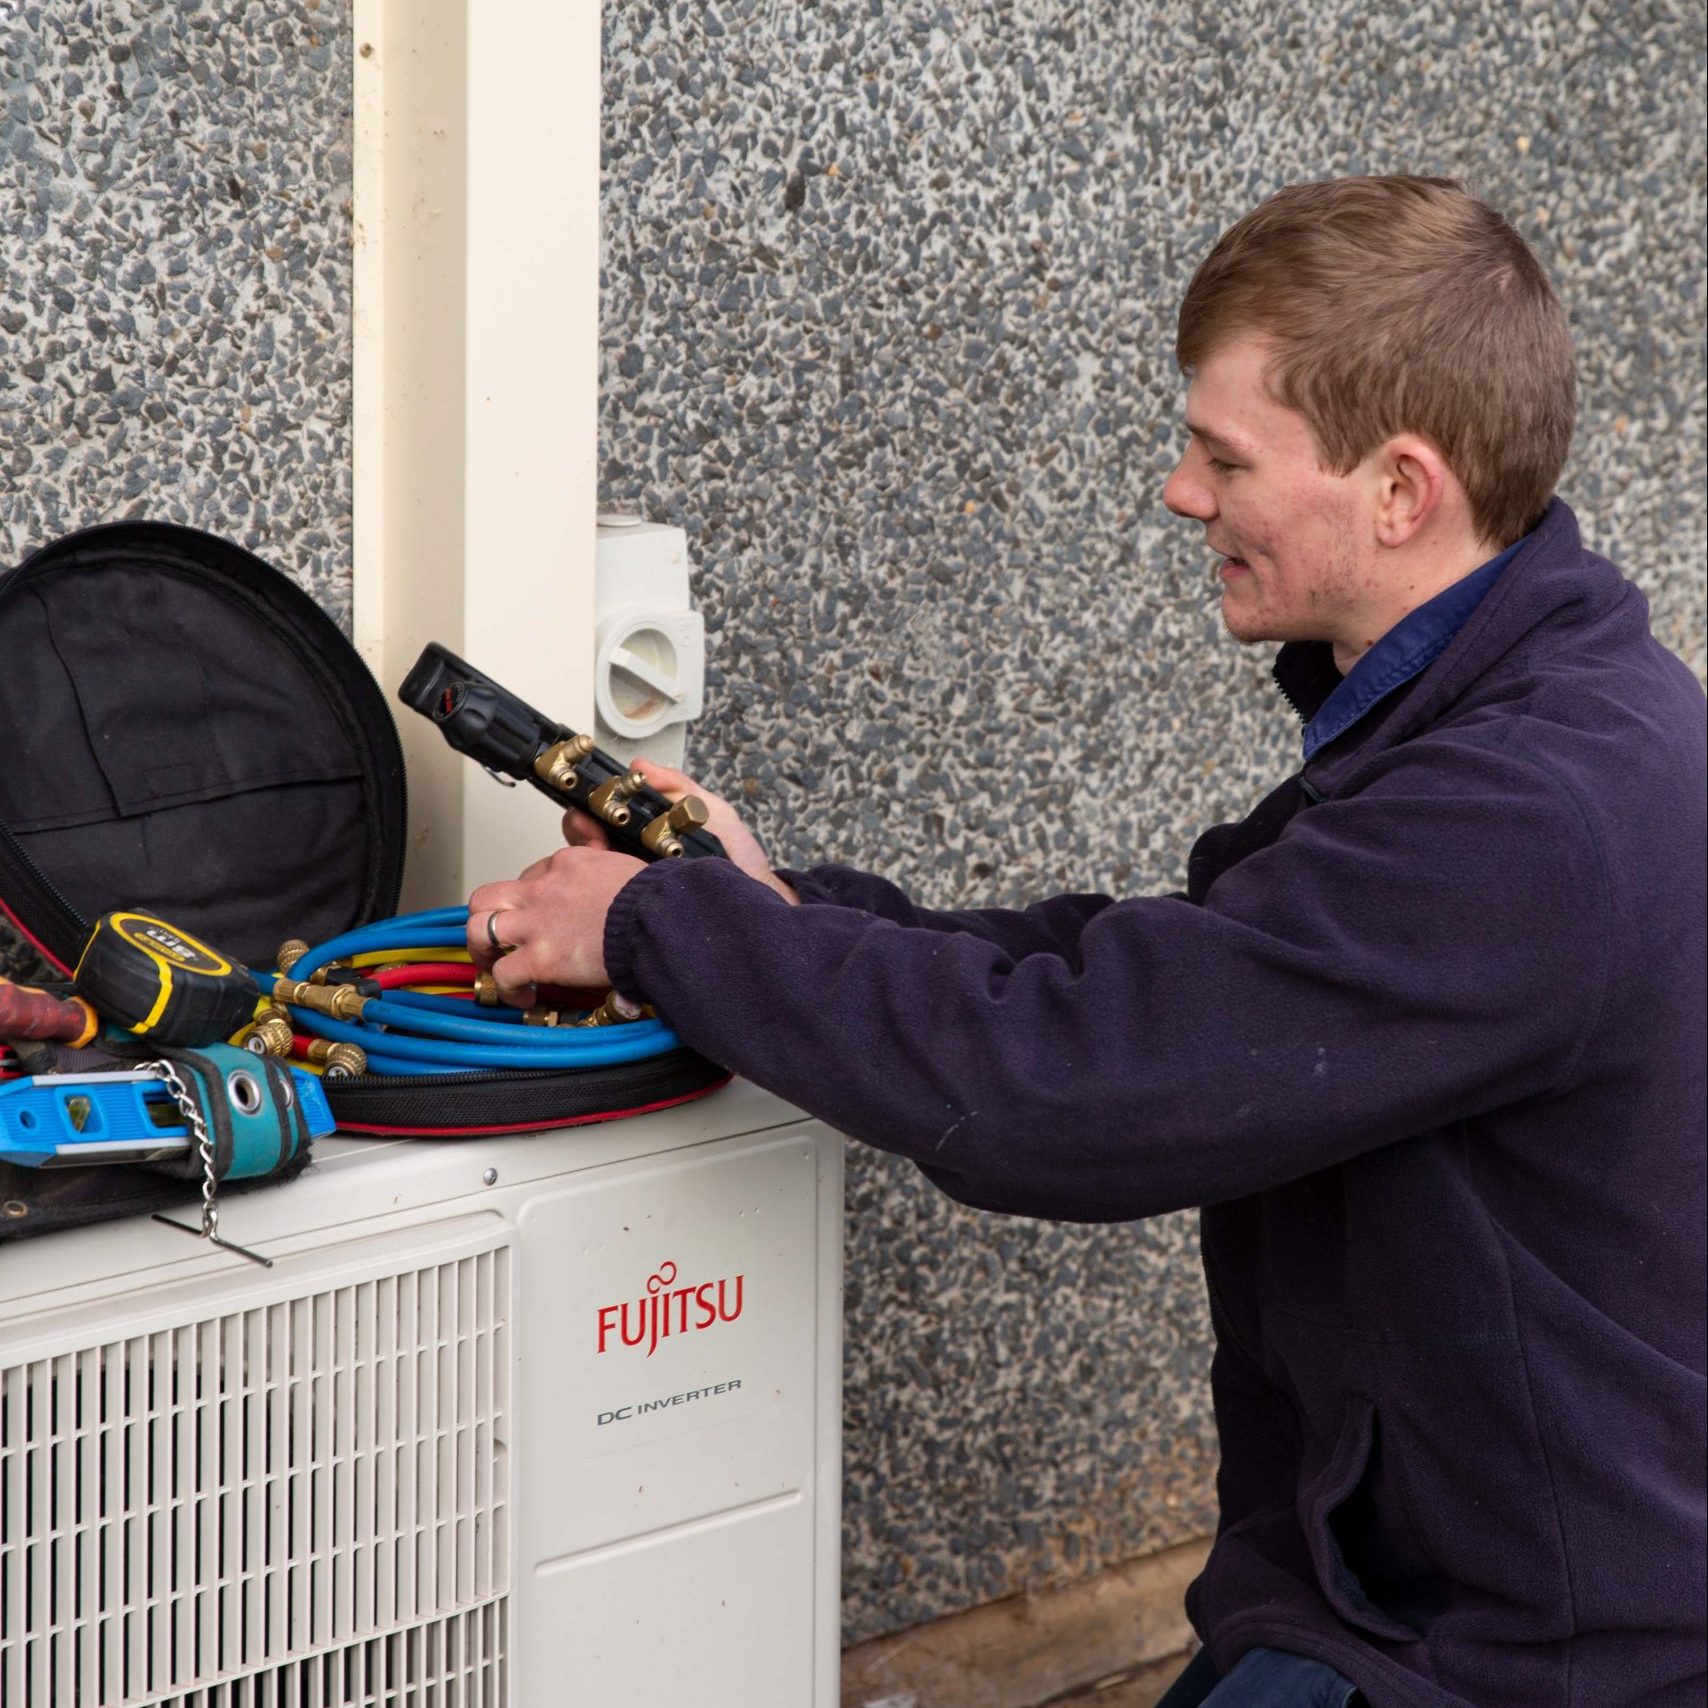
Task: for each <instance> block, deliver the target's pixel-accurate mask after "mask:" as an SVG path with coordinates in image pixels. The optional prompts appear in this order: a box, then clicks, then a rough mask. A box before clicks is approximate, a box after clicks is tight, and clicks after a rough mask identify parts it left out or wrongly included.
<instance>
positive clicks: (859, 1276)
mask: <svg viewBox="0 0 1708 1708" xmlns="http://www.w3.org/2000/svg"><path fill="white" fill-rule="evenodd" d="M605 42H606V64H605V162H604V171H605V176H604V267H603V277H604V298H603V303H604V306H603V336H602V343H603V357H604V366H603V387H604V390H603V400H602V405H601V427H602V445H601V453H602V458H603V477H604V493H603V496H604V499H605V502H606V503H607V504H608V505H610V506H612V507H615V508H626V509H630V510H634V511H639V512H644V513H645V514H646V515H647V516H649V517H652V518H654V519H658V520H669V521H674V522H678V523H680V524H681V525H682V526H684V527H685V528H686V529H687V530H688V532H689V535H690V539H691V542H692V546H693V550H694V554H695V557H696V560H697V565H698V579H697V584H696V591H697V597H698V598H699V600H700V602H701V604H702V606H703V608H704V610H705V613H706V618H707V624H708V629H709V632H710V649H711V650H710V679H709V690H708V703H707V715H706V717H705V718H704V720H703V721H702V722H701V723H700V725H699V726H698V727H697V728H696V730H695V732H694V734H693V735H692V737H691V738H690V761H691V767H692V768H693V769H695V770H696V771H697V772H698V773H699V774H700V775H702V776H703V777H704V778H705V779H706V780H707V782H708V784H710V785H711V786H714V787H717V788H720V789H722V790H723V791H725V792H727V793H730V794H732V795H733V796H734V797H735V798H736V799H737V800H738V801H740V802H742V803H744V804H745V805H746V807H747V808H748V810H749V812H750V813H751V815H752V817H753V820H754V822H755V824H756V826H757V827H758V829H759V830H760V832H761V835H762V837H763V838H764V840H765V841H766V842H767V845H768V847H769V848H770V850H771V852H772V854H773V857H774V858H776V859H778V860H779V861H781V862H786V863H789V864H795V865H799V864H805V863H810V862H813V861H817V860H826V859H842V860H848V861H851V862H853V863H856V864H859V865H862V866H866V867H870V868H873V869H875V870H879V871H882V872H885V873H888V874H890V875H892V876H894V877H896V878H898V879H899V880H900V881H902V882H903V883H904V884H906V885H908V886H909V887H910V888H912V889H913V890H915V891H916V892H918V893H919V894H920V895H921V896H922V897H923V898H925V899H928V900H930V901H933V902H936V903H939V904H968V903H974V902H978V901H992V902H1000V901H1012V900H1015V899H1017V898H1024V897H1030V896H1035V895H1038V894H1042V893H1046V892H1052V891H1058V890H1063V889H1105V890H1114V891H1118V892H1128V893H1132V892H1150V891H1155V890H1159V889H1163V888H1169V887H1173V886H1175V885H1177V884H1178V883H1179V882H1180V881H1181V879H1182V876H1183V871H1184V864H1185V855H1186V850H1187V848H1188V846H1189V844H1190V841H1191V839H1192V837H1193V835H1194V834H1195V833H1196V831H1197V830H1199V829H1201V828H1202V827H1203V826H1205V825H1206V824H1210V823H1213V822H1216V821H1218V820H1221V819H1226V818H1229V817H1232V816H1235V815H1238V814H1240V813H1242V812H1243V811H1245V810H1246V809H1247V808H1248V807H1249V805H1250V804H1251V803H1252V801H1253V800H1254V799H1255V798H1256V797H1257V796H1258V795H1259V794H1260V793H1261V792H1262V791H1263V789H1264V788H1265V787H1266V785H1267V784H1268V783H1269V782H1270V781H1272V780H1274V779H1276V778H1278V777H1279V776H1280V775H1282V774H1284V772H1285V771H1286V770H1287V769H1289V768H1290V766H1291V765H1292V764H1293V762H1294V761H1295V759H1296V755H1297V742H1298V732H1297V725H1296V724H1295V723H1293V722H1292V721H1291V719H1290V718H1289V717H1288V715H1287V714H1286V713H1285V711H1284V710H1283V708H1282V707H1281V706H1280V704H1279V702H1278V700H1277V698H1276V696H1275V695H1274V692H1273V690H1272V689H1271V688H1270V686H1269V684H1268V682H1267V674H1266V672H1267V664H1268V654H1267V651H1266V650H1259V651H1256V652H1252V653H1245V652H1242V651H1240V650H1239V649H1238V648H1237V647H1235V646H1234V645H1233V644H1232V643H1231V642H1230V641H1229V640H1228V638H1227V637H1226V636H1225V635H1224V634H1223V632H1222V630H1221V626H1220V622H1219V618H1218V615H1217V605H1216V588H1215V583H1214V580H1213V577H1212V573H1211V563H1210V560H1209V558H1208V556H1207V554H1206V553H1205V551H1204V549H1203V547H1202V546H1201V544H1200V540H1199V535H1200V530H1199V529H1198V528H1197V527H1196V526H1195V525H1188V524H1185V523H1180V522H1176V521H1175V520H1174V519H1173V518H1171V517H1170V516H1169V515H1168V514H1167V513H1166V512H1165V511H1164V510H1163V509H1162V508H1161V505H1160V503H1159V502H1158V489H1159V487H1160V484H1161V482H1162V479H1163V476H1164V475H1165V474H1166V472H1167V470H1168V469H1169V467H1170V466H1171V461H1172V459H1173V457H1174V456H1175V455H1176V454H1177V452H1178V450H1179V448H1180V446H1181V444H1182V432H1181V427H1180V412H1181V396H1182V393H1181V386H1180V381H1179V378H1178V376H1177V374H1176V372H1175V370H1174V365H1173V361H1172V357H1171V349H1172V342H1173V317H1174V312H1175V309H1176V307H1177V305H1178V302H1179V299H1180V296H1181V293H1182V291H1183V290H1184V289H1185V286H1186V284H1187V281H1188V279H1189V278H1190V276H1191V273H1192V270H1193V268H1194V266H1195V265H1196V263H1197V262H1198V260H1199V259H1200V258H1201V257H1202V255H1203V254H1204V252H1205V250H1206V249H1207V248H1208V246H1209V245H1210V243H1211V242H1212V241H1213V240H1214V238H1215V237H1216V236H1217V234H1218V233H1219V232H1220V231H1222V230H1223V229H1224V228H1225V227H1226V226H1227V225H1228V224H1230V223H1231V222H1232V221H1233V220H1234V219H1236V218H1237V217H1238V216H1239V215H1240V214H1242V213H1243V212H1245V211H1246V210H1247V208H1249V207H1250V206H1252V205H1253V204H1254V203H1256V202H1257V201H1259V200H1261V199H1262V198H1263V197H1264V196H1265V195H1266V194H1268V193H1269V192H1271V191H1272V190H1274V189H1277V188H1278V187H1280V186H1281V185H1282V184H1285V183H1288V182H1290V181H1294V180H1298V179H1304V178H1315V177H1321V176H1326V175H1329V174H1333V173H1341V172H1361V171H1393V170H1399V171H1428V172H1440V173H1446V174H1449V175H1451V176H1455V177H1459V178H1461V179H1462V180H1464V181H1466V182H1467V183H1468V185H1469V186H1470V187H1471V188H1472V189H1473V190H1474V191H1475V192H1476V193H1478V194H1481V195H1483V196H1484V197H1485V198H1487V199H1488V200H1490V201H1492V202H1493V203H1495V205H1497V206H1499V207H1500V208H1502V209H1503V210H1505V211H1506V212H1508V213H1509V214H1510V216H1511V217H1512V218H1513V219H1514V220H1515V222H1516V223H1517V224H1518V226H1519V228H1520V229H1521V230H1522V231H1523V232H1524V233H1525V234H1526V235H1527V236H1528V237H1529V238H1531V240H1532V241H1533V242H1534V243H1535V244H1536V245H1537V246H1538V248H1539V249H1540V250H1541V252H1542V254H1543V255H1544V257H1545V259H1546V260H1547V262H1548V264H1549V265H1550V267H1551V268H1552V270H1553V272H1554V274H1555V277H1556V278H1557V280H1558V282H1559V285H1560V289H1561V291H1562V293H1563V295H1564V297H1565V300H1566V302H1567V304H1568V306H1569V308H1570V311H1571V315H1572V321H1573V325H1574V328H1575V332H1576V336H1577V340H1578V348H1579V356H1580V376H1581V383H1582V394H1583V397H1582V402H1583V407H1582V414H1581V420H1580V427H1579V435H1578V440H1577V445H1576V449H1575V452H1574V455H1573V458H1572V463H1571V467H1570V470H1569V472H1568V474H1567V477H1566V479H1565V481H1564V483H1563V487H1562V490H1563V491H1564V493H1565V494H1566V496H1567V497H1568V499H1569V500H1570V501H1571V502H1572V503H1573V505H1574V506H1575V507H1576V508H1577V509H1578V511H1579V514H1580V516H1581V518H1582V520H1583V523H1584V527H1585V531H1586V534H1587V536H1588V538H1589V539H1590V541H1591V542H1592V543H1594V544H1596V545H1597V546H1599V547H1600V548H1601V549H1603V550H1605V551H1607V552H1608V553H1609V554H1610V555H1613V556H1615V557H1617V558H1619V559H1620V560H1621V561H1622V562H1623V563H1625V565H1626V566H1627V567H1628V569H1629V571H1630V572H1631V573H1632V574H1634V575H1635V576H1636V577H1637V579H1638V580H1639V581H1640V582H1641V583H1642V585H1643V586H1644V588H1645V589H1646V590H1647V591H1648V592H1649V594H1650V596H1651V597H1652V598H1653V600H1654V602H1655V622H1656V627H1657V630H1658V632H1659V633H1660V634H1661V635H1662V636H1663V637H1664V638H1665V639H1666V641H1667V642H1668V643H1669V644H1670V645H1671V646H1673V647H1674V648H1675V649H1676V650H1677V651H1679V652H1680V653H1682V654H1683V655H1684V656H1685V657H1686V658H1688V659H1690V660H1691V661H1692V662H1693V663H1694V664H1695V665H1696V668H1697V670H1698V672H1699V673H1700V671H1701V669H1702V656H1703V560H1704V506H1703V496H1702V487H1703V475H1704V468H1703V431H1704V378H1703V364H1702V337H1703V299H1702V291H1703V224H1702V203H1703V183H1704V177H1703V171H1704V161H1703V120H1704V113H1703V47H1702V19H1701V11H1700V8H1699V7H1698V6H1696V5H1695V4H1693V3H1692V4H1684V3H1679V4H1642V5H1614V4H1609V3H1606V0H1603V3H1602V4H1599V5H1597V6H1594V7H1592V6H1577V5H1572V4H1567V5H1564V6H1562V5H1559V4H1554V3H1549V4H1535V3H1529V0H1526V3H1520V4H1511V5H1509V4H1504V3H1503V4H1500V5H1495V4H1492V3H1491V4H1484V5H1466V4H1460V5H1454V4H1443V3H1442V0H1424V3H1422V4H1416V5H1414V4H1407V5H1404V6H1401V5H1398V4H1394V3H1392V0H1381V3H1378V4H1375V5H1370V4H1364V5H1357V6H1353V5H1337V4H1332V3H1331V4H1326V5H1322V6H1318V7H1314V8H1311V9H1309V10H1306V9H1303V8H1296V7H1272V6H1268V5H1261V6H1260V5H1256V4H1252V3H1250V0H1233V3H1232V4H1229V5H1223V6H1218V7H1213V8H1203V7H1197V6H1191V5H1186V4H1175V3H1171V4H1165V5H1162V6H1159V7H1154V8H1153V7H1142V6H1134V5H1131V4H1128V3H1127V0H1078V3H1076V4H1072V5H1067V4H1053V3H1052V4H1045V3H1042V0H1024V3H1019V4H994V3H987V4H978V3H974V0H962V3H957V4H945V5H936V4H932V3H931V0H826V3H820V4H816V5H813V6H797V5H792V4H778V3H770V0H710V3H709V4H708V3H706V0H671V3H668V4H643V3H639V0H612V3H610V4H608V5H607V6H606V10H605ZM1262 1023H1263V1021H1262V1016H1261V1015H1253V1016H1252V1024H1253V1025H1254V1026H1261V1025H1262ZM1137 1047H1142V1040H1140V1041H1139V1044H1138V1046H1137ZM1040 1142H1047V1135H1044V1134H1040ZM849 1165H850V1173H849V1234H848V1314H847V1364H846V1374H847V1397H846V1409H845V1424H846V1429H847V1451H846V1475H847V1488H846V1502H845V1524H846V1549H845V1557H844V1565H845V1592H844V1593H845V1612H846V1628H847V1635H848V1637H849V1638H850V1639H858V1638H864V1637H870V1636H873V1635H876V1634H879V1633H882V1632H885V1631H891V1630H896V1629H899V1628H902V1627H905V1626H909V1625H912V1624H915V1623H918V1622H920V1621H922V1620H925V1619H929V1618H931V1617H933V1616H936V1615H939V1614H943V1613H946V1612H949V1611H951V1610H954V1609H957V1608H963V1607H966V1606H969V1605H972V1604H976V1603H979V1602H983V1601H987V1600H991V1599H993V1598H995V1597H999V1596H1005V1595H1012V1594H1015V1593H1017V1592H1022V1591H1026V1590H1031V1589H1037V1588H1041V1587H1043V1586H1045V1585H1049V1584H1055V1583H1061V1582H1064V1581H1068V1580H1071V1579H1075V1578H1079V1577H1083V1576H1085V1575H1088V1574H1090V1573H1092V1572H1095V1571H1096V1570H1098V1569H1099V1568H1100V1567H1102V1566H1105V1565H1107V1564H1109V1563H1112V1562H1114V1561H1118V1560H1122V1559H1126V1558H1129V1557H1131V1556H1134V1555H1137V1554H1141V1553H1144V1552H1146V1551H1148V1550H1151V1549H1153V1548H1156V1547H1159V1546H1161V1545H1163V1544H1166V1543H1169V1542H1173V1541H1177V1540H1180V1539H1182V1538H1185V1537H1188V1536H1192V1535H1197V1534H1202V1533H1203V1532H1204V1531H1206V1530H1207V1529H1208V1528H1209V1526H1210V1525H1211V1523H1212V1521H1213V1501H1212V1491H1211V1477H1212V1473H1213V1468H1214V1463H1215V1449H1214V1442H1213V1435H1212V1429H1211V1424H1210V1419H1209V1415H1208V1405H1207V1397H1206V1388H1205V1377H1206V1367H1207V1363H1208V1355H1209V1334H1208V1327H1207V1322H1206V1318H1205V1312H1204V1308H1203V1305H1202V1300H1201V1282H1200V1280H1199V1277H1198V1274H1197V1271H1196V1265H1195V1256H1194V1236H1193V1232H1192V1229H1191V1226H1190V1224H1189V1222H1188V1221H1187V1220H1185V1219H1183V1218H1174V1219H1170V1220H1166V1221H1162V1222H1159V1223H1155V1224H1152V1225H1149V1226H1139V1227H1111V1228H1098V1229H1080V1228H1069V1227H1062V1226H1053V1225H1047V1224H1034V1223H1025V1222H1017V1221H999V1220H995V1219H990V1218H984V1217H980V1216H977V1215H974V1214H971V1213H968V1212H965V1211H962V1210H960V1209H957V1208H956V1207H955V1206H953V1205H952V1204H950V1203H949V1202H948V1201H947V1200H945V1199H943V1198H942V1197H940V1196H938V1195H936V1194H934V1193H933V1192H932V1191H931V1189H930V1188H928V1187H926V1186H925V1185H923V1184H922V1183H921V1181H920V1180H919V1179H918V1178H917V1177H916V1176H915V1175H914V1174H913V1173H912V1171H911V1169H910V1168H909V1167H908V1166H907V1165H904V1164H901V1163H898V1162H895V1161H893V1160H891V1159H889V1158H887V1157H884V1156H882V1155H878V1154H875V1153H872V1152H869V1151H866V1150H864V1149H858V1150H855V1151H853V1153H852V1154H851V1155H850V1158H849Z"/></svg>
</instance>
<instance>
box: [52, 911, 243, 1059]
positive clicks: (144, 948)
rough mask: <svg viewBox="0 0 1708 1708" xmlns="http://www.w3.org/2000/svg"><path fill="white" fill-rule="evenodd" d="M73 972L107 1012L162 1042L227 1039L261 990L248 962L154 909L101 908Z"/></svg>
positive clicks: (81, 990)
mask: <svg viewBox="0 0 1708 1708" xmlns="http://www.w3.org/2000/svg"><path fill="white" fill-rule="evenodd" d="M72 976H73V979H74V982H75V984H76V988H77V994H78V995H79V996H81V997H83V998H85V999H86V1000H87V1001H88V1002H89V1003H90V1004H91V1005H92V1006H93V1007H94V1008H95V1009H96V1010H97V1011H98V1012H99V1013H100V1015H101V1017H102V1019H104V1020H107V1021H110V1022H111V1023H112V1024H113V1025H116V1026H123V1027H126V1028H127V1029H128V1030H130V1031H132V1032H138V1033H141V1034H142V1035H144V1036H145V1037H149V1038H155V1039H158V1040H159V1041H160V1042H161V1043H162V1044H189V1045H196V1044H213V1043H217V1042H219V1041H220V1040H221V1039H223V1038H229V1037H230V1036H231V1035H232V1033H233V1032H235V1031H237V1030H238V1028H239V1027H241V1026H243V1025H245V1024H246V1023H247V1022H248V1020H249V1019H250V1017H251V1016H252V1015H253V1014H254V1012H255V1005H256V1003H257V1002H258V1001H259V1000H260V997H261V992H260V989H259V987H258V986H257V985H256V983H255V981H254V979H253V978H251V977H250V976H249V972H248V970H247V969H246V968H244V967H240V966H239V965H237V963H236V962H235V961H233V960H231V959H230V958H229V957H227V956H225V955H222V954H221V953H220V952H219V951H218V950H217V949H212V948H210V947H209V946H208V945H207V944H206V943H204V942H202V941H201V940H200V939H199V938H196V937H192V936H191V935H190V934H189V932H187V931H181V930H180V929H179V928H178V927H177V926H175V925H169V924H168V923H167V922H166V921H165V920H164V919H156V918H155V917H154V916H153V914H149V913H137V912H124V911H121V912H118V913H107V914H103V915H102V916H101V917H100V918H99V919H97V920H96V921H95V924H94V927H93V929H92V930H91V931H90V933H89V938H88V941H87V942H85V943H84V945H83V953H82V955H81V956H80V957H79V959H78V962H77V971H76V972H75V973H74V974H73V975H72Z"/></svg>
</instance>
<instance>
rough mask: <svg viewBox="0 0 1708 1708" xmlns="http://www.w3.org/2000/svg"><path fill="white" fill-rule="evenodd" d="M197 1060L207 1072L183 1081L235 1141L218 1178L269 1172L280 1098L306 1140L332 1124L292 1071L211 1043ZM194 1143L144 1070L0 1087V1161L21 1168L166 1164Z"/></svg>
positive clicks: (58, 1076)
mask: <svg viewBox="0 0 1708 1708" xmlns="http://www.w3.org/2000/svg"><path fill="white" fill-rule="evenodd" d="M199 1056H200V1057H201V1059H202V1060H203V1061H205V1062H208V1063H210V1064H211V1066H210V1068H209V1069H205V1070H204V1071H202V1072H200V1073H197V1074H193V1075H191V1079H192V1080H193V1082H194V1083H195V1084H197V1085H198V1086H199V1087H201V1088H202V1096H203V1098H204V1099H205V1098H207V1097H211V1096H217V1097H220V1098H221V1099H222V1100H223V1103H224V1110H223V1111H222V1112H223V1113H225V1114H226V1115H227V1117H228V1124H229V1126H230V1129H231V1131H232V1132H233V1134H234V1144H233V1148H232V1154H231V1158H230V1165H229V1166H228V1167H227V1168H226V1169H225V1171H224V1178H242V1177H244V1176H246V1175H253V1174H258V1173H264V1172H267V1171H268V1170H269V1169H271V1168H272V1167H275V1166H277V1163H278V1160H279V1151H280V1143H281V1139H280V1134H281V1132H288V1130H289V1128H290V1126H291V1122H290V1118H289V1110H288V1108H286V1109H280V1108H279V1107H278V1106H277V1105H278V1103H279V1101H280V1100H281V1098H283V1099H285V1100H286V1101H287V1102H294V1103H295V1104H296V1105H297V1107H298V1108H300V1110H301V1113H302V1117H303V1120H304V1122H305V1124H306V1126H307V1130H308V1136H309V1137H310V1138H321V1137H324V1136H325V1135H326V1134H328V1133H330V1132H332V1130H333V1128H334V1127H335V1126H336V1124H337V1123H336V1122H335V1121H334V1120H333V1118H332V1111H331V1109H330V1108H329V1107H328V1106H327V1102H326V1094H325V1092H323V1091H322V1090H321V1088H320V1081H319V1080H318V1079H317V1078H316V1077H315V1076H314V1075H313V1074H311V1073H303V1072H300V1071H295V1070H291V1071H290V1073H289V1078H288V1081H286V1080H283V1079H280V1078H272V1079H270V1078H269V1076H268V1075H267V1074H266V1073H265V1071H264V1070H263V1069H262V1068H261V1066H260V1065H259V1064H258V1063H257V1062H256V1060H255V1058H254V1056H252V1055H250V1054H249V1053H248V1052H247V1051H244V1050H236V1049H232V1048H231V1047H230V1046H228V1045H214V1046H211V1047H210V1048H209V1049H207V1050H203V1051H201V1052H199ZM183 1083H185V1082H184V1081H183V1080H182V1079H180V1084H183ZM287 1083H288V1085H289V1091H288V1092H285V1091H284V1090H283V1086H284V1085H285V1084H287ZM275 1086H277V1087H279V1089H278V1090H275V1089H274V1087H275ZM286 1142H287V1145H288V1140H287V1141H286ZM193 1146H194V1139H193V1136H192V1133H191V1129H190V1124H189V1122H188V1120H187V1119H186V1117H185V1114H184V1110H183V1106H182V1103H181V1101H180V1099H179V1097H178V1096H176V1095H175V1094H174V1092H173V1090H172V1089H171V1087H170V1086H169V1084H168V1083H167V1080H166V1078H165V1076H164V1075H162V1074H161V1073H160V1072H159V1071H158V1070H156V1069H155V1068H153V1067H151V1066H145V1067H141V1068H136V1069H111V1070H94V1071H89V1072H81V1073H43V1074H31V1075H27V1076H25V1077H22V1078H18V1079H12V1080H5V1081H0V1162H10V1163H17V1164H20V1165H21V1166H23V1167H25V1168H76V1167H84V1166H89V1165H91V1164H96V1163H137V1162H168V1161H172V1160H174V1159H176V1158H180V1157H182V1156H184V1154H185V1153H186V1152H188V1151H190V1150H191V1149H192V1148H193Z"/></svg>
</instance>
